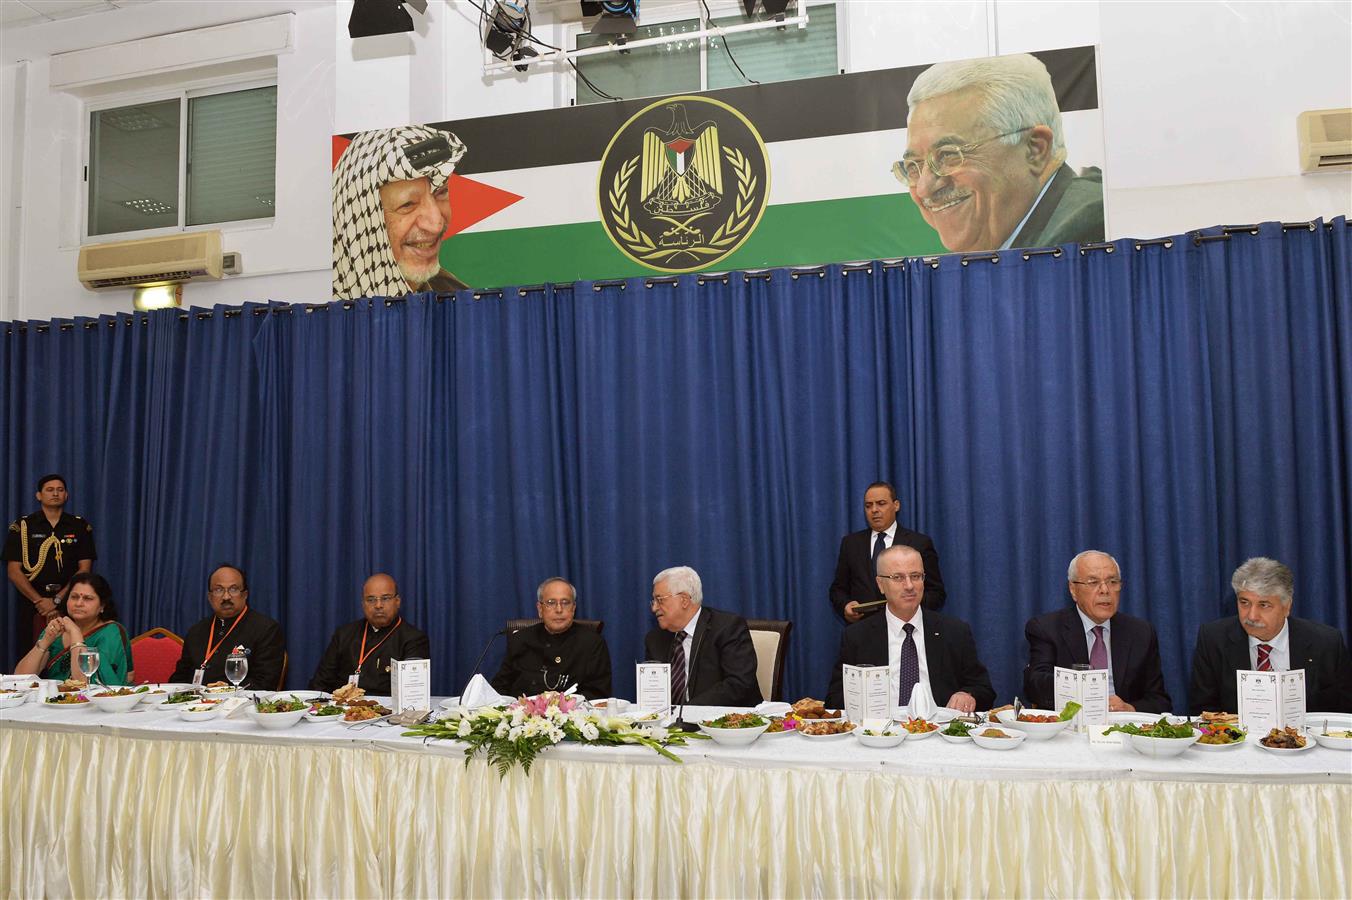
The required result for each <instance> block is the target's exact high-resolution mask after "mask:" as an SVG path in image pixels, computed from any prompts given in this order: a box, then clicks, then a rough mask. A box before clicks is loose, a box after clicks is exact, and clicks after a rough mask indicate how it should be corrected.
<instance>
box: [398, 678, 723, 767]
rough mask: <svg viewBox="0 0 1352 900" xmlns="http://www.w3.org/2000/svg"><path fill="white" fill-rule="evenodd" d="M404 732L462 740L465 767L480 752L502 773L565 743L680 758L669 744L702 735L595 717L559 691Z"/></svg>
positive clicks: (528, 764)
mask: <svg viewBox="0 0 1352 900" xmlns="http://www.w3.org/2000/svg"><path fill="white" fill-rule="evenodd" d="M404 734H405V735H406V736H408V737H425V738H437V739H441V740H456V741H464V742H465V744H467V746H466V747H465V764H466V765H468V764H469V761H470V760H471V759H473V758H474V756H475V755H477V754H479V753H483V754H484V755H485V756H486V757H487V759H488V762H489V763H490V764H492V765H493V766H495V767H496V768H497V770H498V773H499V774H501V775H506V774H507V773H508V772H509V771H510V770H511V768H512V766H515V765H520V766H521V768H522V769H523V770H524V771H525V772H527V773H529V772H530V767H531V763H533V762H534V761H535V758H536V757H537V756H539V755H540V752H541V751H542V750H544V749H546V748H548V747H552V746H554V745H555V744H558V743H562V742H563V741H573V742H575V743H579V744H593V745H599V746H602V747H617V746H620V745H621V744H639V745H641V746H644V747H649V748H651V749H652V750H654V751H656V752H657V753H659V754H661V755H662V756H665V757H666V758H667V759H670V760H672V761H673V762H680V761H681V760H680V757H678V756H676V754H674V753H672V752H671V751H670V750H668V749H667V748H668V747H680V746H684V745H685V743H686V741H687V740H689V739H691V738H696V739H704V738H705V737H706V735H703V734H688V733H686V732H683V731H668V730H667V729H666V728H663V727H660V726H659V725H657V724H656V723H652V724H642V723H638V722H635V721H634V720H633V719H630V718H627V717H622V716H613V717H612V716H598V715H596V714H595V713H592V712H588V711H586V710H585V709H584V708H583V706H582V700H581V698H579V697H577V696H574V695H572V694H560V693H558V692H557V691H546V692H545V693H543V694H537V695H536V696H534V697H520V698H518V699H517V700H516V701H514V702H513V703H511V704H509V705H507V706H505V707H503V706H489V707H484V708H483V709H478V710H473V711H467V712H452V713H451V714H450V715H449V716H447V717H446V718H444V719H441V720H439V721H436V722H430V723H427V724H424V725H415V726H413V727H412V728H410V729H409V730H408V731H405V732H404Z"/></svg>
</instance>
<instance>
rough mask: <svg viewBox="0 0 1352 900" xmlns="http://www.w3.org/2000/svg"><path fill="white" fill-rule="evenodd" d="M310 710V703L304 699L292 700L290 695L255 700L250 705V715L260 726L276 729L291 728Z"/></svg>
mask: <svg viewBox="0 0 1352 900" xmlns="http://www.w3.org/2000/svg"><path fill="white" fill-rule="evenodd" d="M309 711H310V704H308V703H306V702H305V701H304V700H292V699H290V698H289V697H287V698H283V699H279V700H255V701H254V705H253V706H250V707H249V717H250V718H251V719H253V720H254V722H255V723H257V724H258V725H259V726H261V727H263V728H267V729H271V730H274V731H279V730H281V729H283V728H290V727H291V726H292V725H295V724H296V723H297V722H299V721H300V720H301V719H302V718H304V717H305V714H306V713H307V712H309Z"/></svg>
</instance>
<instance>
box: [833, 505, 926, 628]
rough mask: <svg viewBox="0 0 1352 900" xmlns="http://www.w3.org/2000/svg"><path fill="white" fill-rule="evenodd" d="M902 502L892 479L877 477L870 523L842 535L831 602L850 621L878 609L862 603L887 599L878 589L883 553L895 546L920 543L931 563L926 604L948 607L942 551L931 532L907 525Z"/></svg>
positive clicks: (868, 511)
mask: <svg viewBox="0 0 1352 900" xmlns="http://www.w3.org/2000/svg"><path fill="white" fill-rule="evenodd" d="M900 509H901V501H900V500H898V499H897V492H896V490H895V489H894V488H893V487H892V485H890V484H888V483H887V482H886V481H875V482H873V484H870V485H869V486H868V489H867V490H865V491H864V518H866V519H867V520H868V525H869V527H868V528H865V529H864V530H863V531H853V532H850V533H849V534H847V535H845V537H843V538H841V539H840V553H839V555H838V556H837V557H836V577H835V578H834V579H833V580H832V581H831V606H833V607H834V608H835V610H836V615H838V616H840V617H841V618H842V619H844V620H845V623H846V624H847V625H850V624H853V623H855V622H858V621H859V620H860V619H862V618H864V616H867V615H869V614H870V613H874V612H877V611H878V607H871V608H869V609H866V610H860V609H858V608H857V607H858V606H859V604H860V603H869V602H872V601H875V600H881V599H883V595H882V592H881V591H879V590H878V580H877V578H876V576H877V574H878V573H877V572H876V571H875V569H874V566H875V565H876V564H877V559H878V554H879V553H881V552H883V551H884V550H886V549H887V548H889V547H897V546H903V545H904V546H907V547H914V548H915V549H916V550H917V551H918V552H919V553H920V558H921V561H922V562H923V563H924V565H925V596H924V599H923V601H922V602H923V603H924V604H925V609H942V608H943V605H944V597H945V596H946V592H945V591H944V576H943V575H942V574H941V573H940V572H939V554H938V553H937V552H936V551H935V549H934V541H932V540H930V537H929V535H927V534H921V533H920V532H918V531H911V530H910V529H909V528H903V527H901V524H900V523H899V522H897V512H898V510H900Z"/></svg>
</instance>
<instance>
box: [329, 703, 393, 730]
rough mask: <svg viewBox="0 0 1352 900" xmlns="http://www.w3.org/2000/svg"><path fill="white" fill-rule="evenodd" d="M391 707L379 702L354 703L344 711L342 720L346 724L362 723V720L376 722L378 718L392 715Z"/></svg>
mask: <svg viewBox="0 0 1352 900" xmlns="http://www.w3.org/2000/svg"><path fill="white" fill-rule="evenodd" d="M391 712H392V711H391V709H390V708H389V707H388V706H381V705H380V704H379V703H371V704H362V705H360V706H358V705H355V704H354V705H352V706H349V707H348V708H347V711H346V712H344V713H343V718H342V719H341V720H340V721H341V722H342V723H343V724H344V725H348V726H351V725H360V724H361V723H362V722H374V721H375V720H376V719H383V718H385V717H387V716H389V715H390V713H391Z"/></svg>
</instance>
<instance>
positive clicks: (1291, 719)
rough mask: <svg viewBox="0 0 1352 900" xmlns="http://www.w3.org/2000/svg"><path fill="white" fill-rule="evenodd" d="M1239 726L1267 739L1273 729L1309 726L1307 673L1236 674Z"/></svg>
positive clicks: (1248, 672) (1295, 671) (1302, 671)
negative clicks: (1306, 697) (1306, 702)
mask: <svg viewBox="0 0 1352 900" xmlns="http://www.w3.org/2000/svg"><path fill="white" fill-rule="evenodd" d="M1235 693H1236V695H1237V696H1238V697H1239V709H1238V710H1237V712H1238V714H1239V723H1240V724H1241V725H1243V726H1244V727H1245V728H1247V729H1248V730H1249V731H1250V732H1252V733H1253V734H1255V735H1257V736H1259V737H1263V736H1265V735H1266V734H1267V733H1268V732H1269V731H1271V730H1272V729H1273V728H1286V727H1288V726H1289V727H1291V728H1295V729H1296V730H1298V731H1299V730H1300V729H1303V728H1304V727H1305V670H1304V669H1292V670H1291V671H1289V672H1275V671H1273V672H1259V671H1256V670H1254V669H1240V670H1239V671H1237V672H1235Z"/></svg>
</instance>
